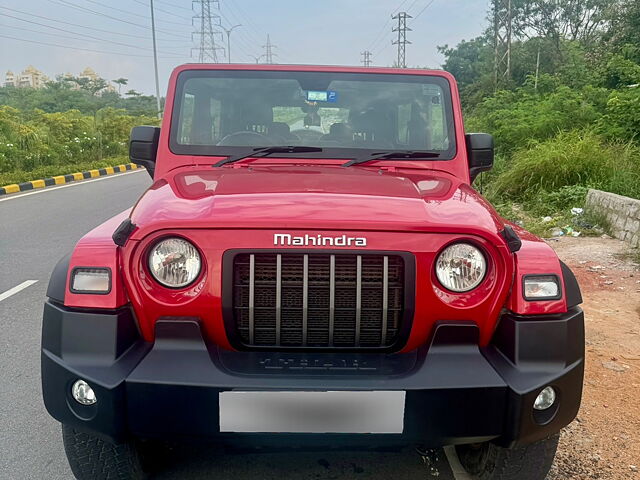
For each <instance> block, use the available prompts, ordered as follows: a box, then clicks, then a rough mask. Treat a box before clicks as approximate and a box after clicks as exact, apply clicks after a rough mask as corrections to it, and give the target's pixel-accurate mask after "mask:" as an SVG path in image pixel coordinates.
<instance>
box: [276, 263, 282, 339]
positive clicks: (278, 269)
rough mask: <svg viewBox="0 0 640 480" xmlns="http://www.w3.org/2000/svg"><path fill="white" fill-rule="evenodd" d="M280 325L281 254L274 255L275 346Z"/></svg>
mask: <svg viewBox="0 0 640 480" xmlns="http://www.w3.org/2000/svg"><path fill="white" fill-rule="evenodd" d="M281 326H282V255H280V254H278V255H277V256H276V346H278V347H279V346H280V333H281V331H280V328H281Z"/></svg>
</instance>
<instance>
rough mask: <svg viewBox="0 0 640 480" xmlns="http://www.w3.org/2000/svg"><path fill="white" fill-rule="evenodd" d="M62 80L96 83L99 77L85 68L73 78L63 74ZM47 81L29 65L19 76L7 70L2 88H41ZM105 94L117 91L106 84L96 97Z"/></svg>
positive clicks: (76, 86) (46, 78)
mask: <svg viewBox="0 0 640 480" xmlns="http://www.w3.org/2000/svg"><path fill="white" fill-rule="evenodd" d="M62 78H64V79H66V80H70V79H73V78H82V79H86V80H90V81H96V80H98V79H100V76H99V75H98V74H97V73H96V72H95V71H94V70H93V69H92V68H91V67H87V68H85V69H84V70H83V71H82V72H80V74H79V75H78V76H77V77H75V76H74V75H73V74H71V73H65V74H64V75H62ZM48 81H49V78H48V77H47V76H46V75H45V74H44V73H42V72H41V71H40V70H38V69H37V68H35V67H34V66H33V65H29V66H28V67H27V68H25V69H24V70H23V71H22V73H20V74H19V75H16V74H15V73H13V72H12V71H11V70H8V71H7V73H6V74H5V77H4V86H5V87H16V88H22V87H31V88H42V87H44V86H45V84H46V82H48ZM72 88H73V89H74V90H78V89H80V85H78V84H74V85H73V86H72ZM105 92H117V89H116V88H115V87H114V86H113V84H112V83H111V82H107V86H106V87H105V88H103V89H102V90H101V91H100V92H98V95H101V94H103V93H105Z"/></svg>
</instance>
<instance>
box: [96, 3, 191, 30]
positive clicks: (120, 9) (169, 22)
mask: <svg viewBox="0 0 640 480" xmlns="http://www.w3.org/2000/svg"><path fill="white" fill-rule="evenodd" d="M84 1H85V2H89V3H92V4H94V5H98V6H99V7H102V6H103V5H104V4H103V3H101V2H97V1H96V0H84ZM138 3H140V4H142V5H144V6H145V7H147V8H148V7H149V3H144V2H138ZM109 10H114V11H116V12H121V13H126V14H127V15H131V16H133V17H136V18H145V19H147V20H151V17H149V16H148V15H141V14H139V13H136V12H132V11H130V10H124V9H122V8H116V7H114V6H109ZM154 10H157V8H154ZM174 16H175V15H174ZM154 21H156V22H162V23H168V24H172V25H179V26H182V27H186V26H189V25H188V24H185V23H179V22H171V21H169V20H156V19H155V18H154Z"/></svg>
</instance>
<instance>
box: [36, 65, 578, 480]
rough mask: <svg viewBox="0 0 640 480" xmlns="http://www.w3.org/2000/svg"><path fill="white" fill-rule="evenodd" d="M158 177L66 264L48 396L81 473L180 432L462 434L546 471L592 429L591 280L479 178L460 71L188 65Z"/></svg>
mask: <svg viewBox="0 0 640 480" xmlns="http://www.w3.org/2000/svg"><path fill="white" fill-rule="evenodd" d="M130 156H131V161H132V162H135V163H137V164H139V165H143V166H144V167H146V170H147V171H148V173H149V174H150V175H151V177H152V178H153V184H152V185H151V187H150V188H149V189H148V190H147V191H146V192H145V193H144V194H143V195H142V197H141V198H140V199H139V200H138V202H137V203H136V205H135V206H134V207H133V208H132V209H130V210H127V211H125V212H122V213H121V214H119V215H117V216H116V217H114V218H112V219H111V220H108V221H107V222H105V223H104V224H102V225H101V226H99V227H97V228H96V229H94V230H93V231H91V232H89V233H88V234H87V235H86V236H84V237H83V238H82V239H80V241H79V242H78V243H77V245H76V246H75V248H74V250H73V251H72V252H71V253H70V254H69V255H68V256H66V257H65V258H63V259H62V260H61V261H60V262H59V263H58V265H57V266H56V268H55V270H54V272H53V274H52V277H51V281H50V284H49V287H48V291H47V297H48V299H47V300H46V303H45V306H44V319H43V328H42V390H43V395H44V402H45V405H46V408H47V410H48V411H49V413H50V414H51V415H52V416H53V417H54V418H55V419H57V420H58V421H60V422H61V423H62V438H63V442H64V447H65V451H66V454H67V457H68V459H69V463H70V465H71V469H72V471H73V473H74V475H75V476H76V477H77V478H78V479H129V478H132V479H138V478H144V477H145V475H146V471H145V468H146V464H145V462H144V459H145V452H148V449H149V448H150V446H153V445H155V444H157V443H160V444H162V443H164V442H167V441H169V440H171V441H175V440H177V439H192V440H194V439H195V440H196V441H207V442H211V443H212V444H217V445H223V446H235V445H243V446H246V445H250V446H252V447H253V446H266V447H274V448H275V447H277V448H293V447H300V446H304V447H309V448H311V447H313V448H316V447H318V448H324V447H332V446H333V447H335V446H336V445H340V446H341V448H344V447H345V446H348V447H358V448H380V447H385V448H397V447H401V446H406V445H416V446H423V447H425V448H431V447H439V446H445V445H455V448H456V450H457V454H458V456H459V458H460V461H461V463H462V465H463V466H464V468H465V469H466V470H467V471H468V472H469V474H470V475H471V476H473V477H474V478H478V479H483V480H488V479H491V480H497V479H500V480H516V479H517V480H542V479H544V478H545V476H546V475H547V472H548V471H549V468H550V466H551V464H552V461H553V457H554V454H555V452H556V448H557V445H558V432H559V431H560V430H561V429H562V428H563V427H564V426H566V425H567V424H569V423H570V422H571V421H572V420H573V419H574V418H575V416H576V414H577V412H578V408H579V405H580V399H581V393H582V380H583V371H584V325H583V324H584V322H583V313H582V310H581V309H580V308H579V304H580V303H581V302H582V299H581V295H580V290H579V287H578V284H577V282H576V279H575V277H574V275H573V274H572V272H571V271H570V270H569V268H567V266H566V265H565V264H563V263H562V262H561V261H559V259H558V258H557V256H556V255H555V253H554V252H553V250H552V249H551V248H550V247H549V246H548V245H547V244H546V243H545V242H543V241H542V240H541V239H539V238H537V237H535V236H534V235H532V234H530V233H528V232H526V231H524V230H523V229H522V228H520V227H519V226H517V225H514V224H511V223H509V222H507V221H506V220H504V219H502V218H501V217H500V215H498V213H497V212H496V211H495V210H494V208H493V207H492V206H491V205H490V204H489V203H488V202H487V201H486V200H485V199H484V198H483V197H482V195H481V194H480V193H478V191H477V190H476V189H474V188H473V187H472V186H471V185H472V184H473V182H474V179H476V178H477V177H478V175H479V174H480V173H481V172H483V171H486V170H489V169H490V168H491V166H492V164H493V140H492V137H491V136H489V135H486V134H474V133H469V134H466V133H465V130H464V125H463V119H462V111H461V107H460V99H459V95H458V90H457V87H456V83H455V80H454V79H453V78H452V76H451V75H449V74H448V73H446V72H442V71H429V70H411V69H402V70H400V69H387V68H366V69H365V68H352V67H315V66H274V65H250V66H249V65H203V64H199V65H184V66H180V67H178V68H177V69H175V71H174V72H173V74H172V76H171V79H170V84H169V90H168V94H167V100H166V109H165V112H164V119H163V123H162V127H161V128H157V127H149V126H140V127H136V128H134V129H133V131H132V133H131V142H130Z"/></svg>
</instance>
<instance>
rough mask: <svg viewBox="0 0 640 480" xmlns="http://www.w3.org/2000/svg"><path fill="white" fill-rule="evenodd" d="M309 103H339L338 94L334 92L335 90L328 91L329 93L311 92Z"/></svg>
mask: <svg viewBox="0 0 640 480" xmlns="http://www.w3.org/2000/svg"><path fill="white" fill-rule="evenodd" d="M307 101H309V102H331V103H335V102H337V101H338V92H334V91H333V90H327V91H318V90H309V91H308V92H307Z"/></svg>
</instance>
